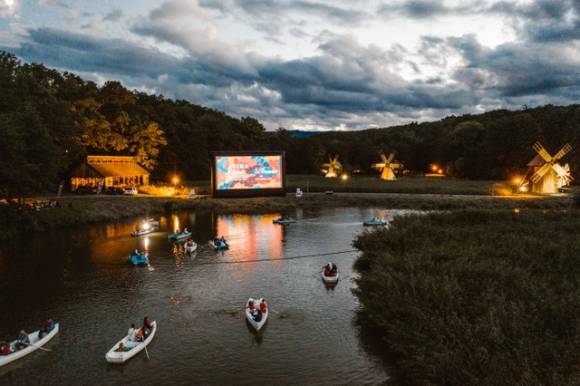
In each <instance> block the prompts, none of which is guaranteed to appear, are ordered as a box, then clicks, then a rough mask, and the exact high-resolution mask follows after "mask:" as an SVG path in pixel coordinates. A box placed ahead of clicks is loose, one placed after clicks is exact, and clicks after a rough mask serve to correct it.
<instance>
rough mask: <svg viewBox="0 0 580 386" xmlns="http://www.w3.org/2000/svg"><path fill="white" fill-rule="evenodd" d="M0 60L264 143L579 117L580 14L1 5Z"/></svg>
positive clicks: (145, 0) (570, 5)
mask: <svg viewBox="0 0 580 386" xmlns="http://www.w3.org/2000/svg"><path fill="white" fill-rule="evenodd" d="M0 49H4V50H7V51H10V52H13V53H15V54H16V55H18V57H19V58H21V59H22V60H24V61H26V62H40V63H43V64H45V65H47V66H49V67H54V68H57V69H59V70H63V71H64V70H67V71H71V72H74V73H76V74H78V75H80V76H82V77H84V78H86V79H92V80H95V81H96V82H97V83H99V84H102V83H103V82H104V81H106V80H119V81H121V82H122V83H123V84H124V85H125V86H126V87H128V88H131V89H137V90H141V91H146V92H148V93H157V94H163V95H165V96H167V97H171V98H179V99H186V100H189V101H191V102H192V103H195V104H199V105H203V106H208V107H211V108H215V109H218V110H221V111H225V112H226V113H228V114H231V115H233V116H236V117H241V116H248V115H249V116H253V117H255V118H257V119H259V120H260V121H261V122H262V123H263V124H264V125H265V126H266V127H267V128H268V129H270V130H273V129H277V128H278V127H286V128H288V129H303V130H329V129H334V130H347V129H351V130H356V129H363V128H369V127H385V126H390V125H394V124H399V123H408V122H411V121H425V120H432V119H439V118H442V117H444V116H447V115H449V114H456V115H458V114H462V113H466V112H470V113H480V112H484V111H489V110H493V109H498V108H510V109H521V108H522V106H523V105H528V106H530V107H531V106H537V105H543V104H547V103H551V104H557V105H566V104H571V103H577V102H578V100H579V97H580V0H562V1H558V0H547V1H545V0H544V1H538V0H533V1H531V0H526V1H484V0H483V1H482V0H479V1H470V0H465V1H420V0H401V1H373V0H360V1H345V0H333V1H324V0H312V1H305V0H303V1H289V0H287V1H284V0H264V1H258V0H221V1H220V0H187V1H185V0H172V1H150V0H127V1H109V0H107V1H94V0H93V1H69V0H29V1H23V0H0Z"/></svg>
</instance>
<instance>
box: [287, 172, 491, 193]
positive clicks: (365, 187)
mask: <svg viewBox="0 0 580 386" xmlns="http://www.w3.org/2000/svg"><path fill="white" fill-rule="evenodd" d="M498 182H500V183H501V181H472V180H462V179H456V178H449V177H420V176H417V177H401V178H399V179H397V180H395V181H384V180H381V179H380V178H379V177H378V175H377V176H372V177H369V176H351V177H349V178H348V179H347V180H342V179H338V178H324V177H323V176H320V175H293V174H291V175H288V176H286V186H287V189H288V191H295V190H296V188H297V187H300V188H301V189H302V190H303V191H307V189H308V190H310V191H311V192H323V191H326V190H333V191H335V192H353V193H423V194H475V195H487V194H490V190H491V187H492V185H493V184H494V183H498Z"/></svg>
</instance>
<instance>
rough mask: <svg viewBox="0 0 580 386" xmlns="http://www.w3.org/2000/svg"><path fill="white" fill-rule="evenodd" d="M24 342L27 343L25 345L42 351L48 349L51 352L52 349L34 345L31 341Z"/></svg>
mask: <svg viewBox="0 0 580 386" xmlns="http://www.w3.org/2000/svg"><path fill="white" fill-rule="evenodd" d="M24 344H25V345H27V346H32V347H36V348H37V349H39V350H42V351H48V352H51V351H52V350H51V349H49V348H44V347H41V346H35V345H33V344H32V343H24Z"/></svg>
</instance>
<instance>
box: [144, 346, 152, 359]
mask: <svg viewBox="0 0 580 386" xmlns="http://www.w3.org/2000/svg"><path fill="white" fill-rule="evenodd" d="M145 355H147V360H151V358H149V351H147V346H145Z"/></svg>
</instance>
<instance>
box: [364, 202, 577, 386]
mask: <svg viewBox="0 0 580 386" xmlns="http://www.w3.org/2000/svg"><path fill="white" fill-rule="evenodd" d="M579 227H580V213H579V212H578V211H528V210H522V211H521V212H519V213H514V212H513V211H512V212H510V211H500V212H498V211H457V212H448V213H437V214H435V213H433V214H429V215H425V216H413V217H405V218H398V219H396V220H395V222H394V223H393V224H392V226H391V227H390V228H389V229H386V230H379V231H376V232H374V233H367V234H364V235H362V236H360V237H359V238H358V239H357V240H356V241H355V245H356V247H357V248H359V249H360V250H361V251H362V252H363V254H362V256H361V258H360V259H359V260H358V261H357V263H356V268H357V269H358V270H359V271H360V273H361V276H360V278H359V279H358V280H357V284H358V289H357V290H356V291H355V293H356V295H357V296H358V298H359V299H360V302H361V311H360V314H359V316H360V317H359V320H360V322H361V325H362V326H363V327H362V328H363V329H365V328H369V329H370V328H372V329H373V330H378V331H379V332H380V335H381V338H382V342H383V345H384V347H385V348H387V350H388V352H389V355H388V356H389V358H390V359H389V366H393V367H392V368H391V369H390V371H394V372H395V383H397V384H409V385H427V384H438V385H516V384H519V385H524V384H525V385H572V384H579V383H580V362H579V356H578V347H580V346H579V345H580V324H579V322H578V317H579V313H578V312H579V308H578V305H579V304H580V281H579V280H578V277H580V264H578V255H579V253H580V238H578V237H576V234H577V230H578V228H579ZM365 326H366V327H365Z"/></svg>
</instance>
